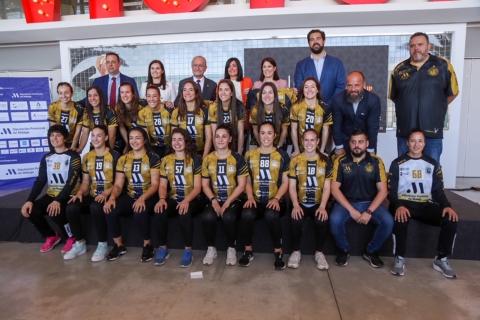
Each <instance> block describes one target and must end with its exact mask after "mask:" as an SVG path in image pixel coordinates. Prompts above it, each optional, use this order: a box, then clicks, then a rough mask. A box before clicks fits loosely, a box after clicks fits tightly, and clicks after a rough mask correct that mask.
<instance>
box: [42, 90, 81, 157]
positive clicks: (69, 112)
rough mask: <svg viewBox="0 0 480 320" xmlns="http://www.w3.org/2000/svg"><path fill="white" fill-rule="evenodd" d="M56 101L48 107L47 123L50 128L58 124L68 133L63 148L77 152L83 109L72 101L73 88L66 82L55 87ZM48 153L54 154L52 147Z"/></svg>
mask: <svg viewBox="0 0 480 320" xmlns="http://www.w3.org/2000/svg"><path fill="white" fill-rule="evenodd" d="M57 93H58V98H59V99H58V101H55V102H54V103H52V104H51V105H49V106H48V121H49V122H50V126H53V125H55V124H60V125H62V126H64V127H65V128H66V129H67V131H68V138H67V141H66V143H65V146H66V147H67V148H69V149H71V150H73V151H77V150H78V149H77V148H78V142H79V140H80V134H81V132H82V121H83V107H82V106H81V105H79V104H77V103H76V102H75V101H72V97H73V88H72V86H71V85H70V83H68V82H60V83H59V84H58V85H57ZM50 151H51V152H54V148H53V146H50Z"/></svg>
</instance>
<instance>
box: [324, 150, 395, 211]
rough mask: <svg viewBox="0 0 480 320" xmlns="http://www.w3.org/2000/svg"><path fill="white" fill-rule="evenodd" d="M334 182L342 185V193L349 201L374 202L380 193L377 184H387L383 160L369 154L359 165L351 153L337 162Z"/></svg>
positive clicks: (334, 166) (334, 167) (334, 168)
mask: <svg viewBox="0 0 480 320" xmlns="http://www.w3.org/2000/svg"><path fill="white" fill-rule="evenodd" d="M333 181H337V182H340V183H341V184H342V185H341V186H340V191H342V193H343V195H344V196H345V198H347V200H348V201H358V202H362V201H372V200H373V199H375V197H376V196H377V193H378V189H377V183H378V182H386V181H387V174H386V172H385V166H384V165H383V161H382V159H380V158H379V157H377V156H376V155H372V154H370V153H368V152H367V153H366V154H365V158H363V159H362V160H360V162H358V163H357V162H355V161H354V160H353V157H352V155H351V154H350V153H349V154H344V155H342V156H340V157H339V158H337V159H336V160H335V163H334V165H333Z"/></svg>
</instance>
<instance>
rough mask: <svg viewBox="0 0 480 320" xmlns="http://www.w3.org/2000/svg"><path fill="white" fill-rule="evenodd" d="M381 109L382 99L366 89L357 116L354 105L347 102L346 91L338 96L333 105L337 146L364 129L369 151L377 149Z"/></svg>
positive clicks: (334, 134) (334, 137)
mask: <svg viewBox="0 0 480 320" xmlns="http://www.w3.org/2000/svg"><path fill="white" fill-rule="evenodd" d="M381 109H382V106H381V104H380V98H379V97H378V96H377V95H376V94H375V93H373V92H369V91H367V90H365V89H364V91H363V98H362V100H361V101H360V103H359V104H358V108H357V113H356V114H354V113H353V104H351V103H349V102H348V101H347V95H346V90H344V91H342V92H340V93H339V94H337V95H336V96H335V97H334V98H333V103H332V113H333V125H332V128H333V141H334V142H335V145H337V146H338V145H341V144H344V142H345V141H348V140H350V134H351V133H352V132H353V130H354V129H362V130H363V131H365V132H366V133H367V134H368V140H369V146H368V149H376V148H377V136H378V129H379V128H380V112H381ZM347 147H348V146H347Z"/></svg>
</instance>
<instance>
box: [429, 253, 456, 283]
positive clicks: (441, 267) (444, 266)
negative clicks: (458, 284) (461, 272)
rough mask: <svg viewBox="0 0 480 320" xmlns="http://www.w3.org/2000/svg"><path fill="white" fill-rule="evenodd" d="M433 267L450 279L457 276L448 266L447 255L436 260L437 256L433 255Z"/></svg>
mask: <svg viewBox="0 0 480 320" xmlns="http://www.w3.org/2000/svg"><path fill="white" fill-rule="evenodd" d="M433 269H435V270H437V271H438V272H441V273H442V274H443V275H444V276H445V277H447V278H450V279H456V278H457V274H456V273H455V271H453V270H452V268H451V267H450V264H449V263H448V260H447V257H445V258H442V259H440V260H438V259H437V257H435V260H434V261H433Z"/></svg>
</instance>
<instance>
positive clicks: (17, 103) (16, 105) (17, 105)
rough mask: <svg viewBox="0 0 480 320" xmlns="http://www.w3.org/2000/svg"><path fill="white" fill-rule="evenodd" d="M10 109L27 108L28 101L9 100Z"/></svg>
mask: <svg viewBox="0 0 480 320" xmlns="http://www.w3.org/2000/svg"><path fill="white" fill-rule="evenodd" d="M10 110H11V111H16V110H28V102H27V101H10Z"/></svg>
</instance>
